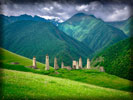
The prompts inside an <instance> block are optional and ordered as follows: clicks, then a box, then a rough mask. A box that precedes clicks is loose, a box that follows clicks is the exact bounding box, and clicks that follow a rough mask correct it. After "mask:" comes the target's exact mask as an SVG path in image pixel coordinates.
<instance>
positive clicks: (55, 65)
mask: <svg viewBox="0 0 133 100" xmlns="http://www.w3.org/2000/svg"><path fill="white" fill-rule="evenodd" d="M54 69H59V66H58V63H57V58H56V57H55V58H54Z"/></svg>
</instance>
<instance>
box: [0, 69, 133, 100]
mask: <svg viewBox="0 0 133 100" xmlns="http://www.w3.org/2000/svg"><path fill="white" fill-rule="evenodd" d="M0 72H1V73H0V77H1V78H2V80H3V81H2V89H3V92H2V93H3V94H2V95H3V96H2V99H3V100H10V99H12V100H18V99H19V100H22V99H24V100H30V99H32V100H33V99H34V100H39V99H43V100H86V99H88V100H131V93H130V92H124V91H119V90H114V89H109V88H102V87H98V86H94V85H90V84H85V83H80V82H76V81H72V80H69V79H61V78H55V77H51V76H47V75H39V74H34V73H30V72H20V71H14V70H7V69H4V70H3V69H0ZM2 72H3V73H2ZM20 98H21V99H20Z"/></svg>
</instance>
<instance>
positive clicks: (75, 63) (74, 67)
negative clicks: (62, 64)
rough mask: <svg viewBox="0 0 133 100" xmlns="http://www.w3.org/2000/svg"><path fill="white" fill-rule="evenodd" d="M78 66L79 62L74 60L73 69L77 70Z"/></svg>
mask: <svg viewBox="0 0 133 100" xmlns="http://www.w3.org/2000/svg"><path fill="white" fill-rule="evenodd" d="M76 65H77V62H76V61H75V60H73V64H72V68H73V69H76Z"/></svg>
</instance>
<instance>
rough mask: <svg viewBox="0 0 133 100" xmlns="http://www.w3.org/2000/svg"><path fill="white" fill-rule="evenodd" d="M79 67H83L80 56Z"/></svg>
mask: <svg viewBox="0 0 133 100" xmlns="http://www.w3.org/2000/svg"><path fill="white" fill-rule="evenodd" d="M79 69H82V58H81V57H80V58H79Z"/></svg>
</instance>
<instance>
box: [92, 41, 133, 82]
mask: <svg viewBox="0 0 133 100" xmlns="http://www.w3.org/2000/svg"><path fill="white" fill-rule="evenodd" d="M132 43H133V40H132V38H129V39H126V40H123V41H120V42H118V43H116V44H114V45H113V46H111V47H109V48H107V49H105V50H103V51H102V52H100V53H99V54H98V55H97V56H95V57H94V58H93V60H92V62H91V64H92V66H104V68H105V71H106V72H107V73H110V74H114V75H117V76H119V77H123V78H127V79H130V80H133V79H132V73H133V67H132V66H131V62H132V61H131V57H132V52H131V48H132V47H131V46H132V45H131V44H132Z"/></svg>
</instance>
